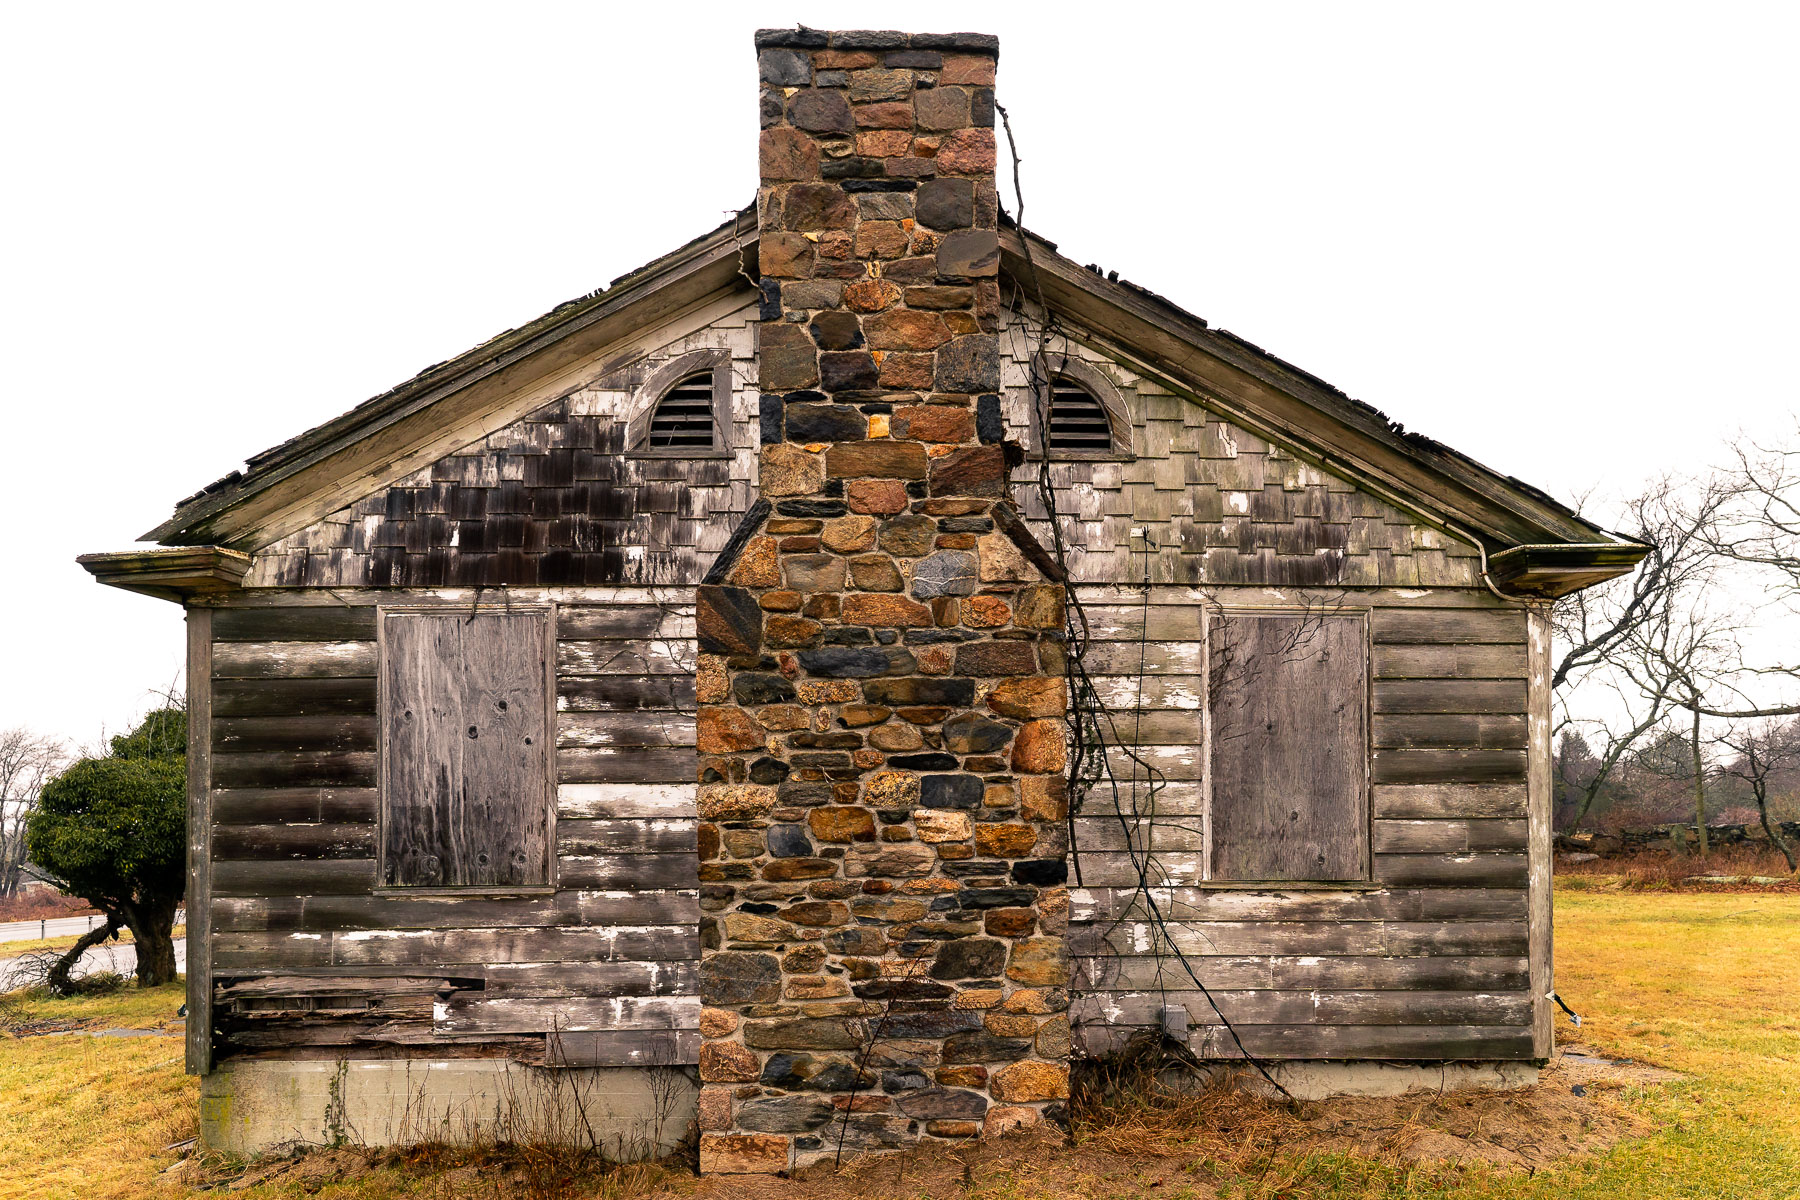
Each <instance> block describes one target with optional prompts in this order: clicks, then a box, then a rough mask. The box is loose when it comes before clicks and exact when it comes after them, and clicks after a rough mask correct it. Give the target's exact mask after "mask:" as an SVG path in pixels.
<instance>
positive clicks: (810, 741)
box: [788, 733, 863, 762]
mask: <svg viewBox="0 0 1800 1200" xmlns="http://www.w3.org/2000/svg"><path fill="white" fill-rule="evenodd" d="M862 744H863V740H862V734H860V733H790V734H788V745H790V746H792V747H794V748H795V749H796V750H860V749H862ZM795 761H796V762H797V761H799V760H798V759H796V760H795Z"/></svg>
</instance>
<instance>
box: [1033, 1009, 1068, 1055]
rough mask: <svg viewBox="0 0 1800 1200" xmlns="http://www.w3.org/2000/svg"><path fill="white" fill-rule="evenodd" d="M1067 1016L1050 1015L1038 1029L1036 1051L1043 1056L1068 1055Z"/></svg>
mask: <svg viewBox="0 0 1800 1200" xmlns="http://www.w3.org/2000/svg"><path fill="white" fill-rule="evenodd" d="M1069 1049H1070V1045H1069V1018H1067V1017H1052V1018H1051V1019H1050V1020H1048V1021H1045V1022H1044V1023H1043V1025H1042V1026H1040V1027H1039V1029H1038V1034H1037V1052H1038V1053H1039V1054H1041V1055H1043V1056H1044V1057H1045V1058H1051V1059H1057V1058H1067V1057H1069Z"/></svg>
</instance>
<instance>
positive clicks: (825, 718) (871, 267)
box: [697, 29, 1069, 1172]
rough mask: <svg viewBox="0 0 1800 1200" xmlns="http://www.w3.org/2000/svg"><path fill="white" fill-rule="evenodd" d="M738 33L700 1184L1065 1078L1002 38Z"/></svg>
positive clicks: (1056, 863) (710, 724)
mask: <svg viewBox="0 0 1800 1200" xmlns="http://www.w3.org/2000/svg"><path fill="white" fill-rule="evenodd" d="M756 45H757V50H758V67H759V70H760V74H761V79H762V89H761V103H762V126H763V128H762V135H761V137H762V140H761V174H762V184H761V189H760V191H759V193H758V211H759V213H760V225H761V229H760V247H761V250H760V253H761V271H760V274H761V281H760V283H761V290H762V311H761V321H760V325H759V342H758V353H757V362H758V368H759V374H760V380H759V382H760V388H761V393H762V399H761V405H762V407H761V434H762V443H763V444H762V448H761V461H760V470H761V480H760V489H761V499H760V500H759V501H758V502H757V504H756V505H755V507H754V508H753V509H752V510H751V512H750V513H749V514H747V515H746V518H745V521H744V523H743V524H742V525H741V526H740V527H739V529H738V531H737V533H736V534H735V535H734V537H733V538H732V541H731V544H730V545H729V546H728V547H727V548H726V550H725V551H724V552H723V553H722V554H721V555H720V557H719V559H718V561H717V563H716V564H715V566H714V568H713V571H712V573H711V574H709V575H708V577H707V579H706V582H705V583H704V584H702V586H701V587H700V589H699V595H698V599H697V611H698V626H699V638H700V649H701V652H702V656H701V661H700V668H699V685H698V695H699V701H700V706H701V707H700V712H699V725H698V741H699V753H700V775H699V779H700V791H699V812H700V818H701V822H702V824H701V826H700V859H701V863H700V879H701V897H702V904H703V906H704V908H705V910H706V913H707V917H706V920H705V922H704V924H703V927H702V962H701V969H700V974H701V991H702V999H703V1003H704V1005H705V1007H704V1008H703V1010H702V1013H701V1018H700V1023H701V1026H700V1027H701V1034H702V1037H703V1039H704V1040H703V1042H702V1044H701V1050H700V1078H701V1081H702V1085H703V1090H702V1092H701V1096H700V1127H701V1130H702V1132H701V1138H700V1165H701V1170H702V1171H707V1172H767V1171H779V1170H785V1169H787V1168H788V1167H790V1166H796V1165H802V1164H804V1163H806V1162H809V1161H813V1160H815V1159H818V1158H822V1157H826V1156H830V1155H833V1154H835V1153H837V1148H838V1144H839V1141H840V1139H841V1140H842V1142H843V1145H844V1148H845V1152H846V1153H854V1152H860V1151H864V1150H868V1149H875V1148H893V1147H899V1146H904V1145H908V1144H910V1143H913V1142H916V1141H919V1140H921V1139H930V1138H946V1139H950V1138H969V1137H975V1136H979V1135H982V1134H984V1133H993V1132H997V1131H1000V1130H1003V1129H1005V1128H1009V1127H1012V1126H1016V1125H1023V1124H1032V1123H1035V1122H1037V1121H1039V1120H1040V1119H1042V1115H1043V1110H1044V1109H1045V1108H1046V1107H1047V1106H1050V1105H1053V1104H1055V1103H1057V1102H1059V1101H1061V1100H1063V1099H1065V1098H1066V1097H1067V1094H1068V1066H1067V1060H1068V1051H1069V1025H1068V1017H1067V1010H1068V992H1067V982H1068V965H1067V957H1066V951H1065V946H1064V936H1063V935H1064V932H1065V930H1066V927H1067V922H1068V896H1067V890H1066V888H1065V886H1064V883H1065V876H1066V864H1065V858H1064V855H1065V850H1066V837H1065V832H1064V830H1065V825H1064V817H1065V811H1064V807H1065V791H1064V779H1063V774H1062V772H1063V770H1064V767H1065V750H1064V714H1065V711H1066V707H1067V695H1066V688H1065V685H1064V681H1063V658H1062V656H1063V647H1064V640H1063V639H1064V635H1063V628H1064V605H1063V587H1062V583H1061V578H1062V577H1061V573H1060V571H1059V570H1058V568H1057V564H1056V563H1055V561H1054V560H1053V559H1051V558H1050V557H1049V556H1048V555H1047V554H1045V553H1044V551H1043V550H1042V549H1041V548H1040V547H1039V546H1038V544H1037V543H1036V542H1035V541H1033V540H1032V538H1031V536H1030V534H1029V533H1027V532H1026V530H1025V528H1024V526H1023V525H1022V524H1021V522H1020V520H1019V518H1018V516H1017V514H1016V512H1015V511H1014V508H1013V505H1012V501H1011V499H1010V497H1009V495H1008V486H1007V476H1008V471H1009V464H1010V463H1011V462H1014V461H1016V455H1017V449H1016V447H1012V446H1009V445H1008V444H1006V443H1005V442H1004V440H1003V439H1004V432H1005V431H1004V429H1003V426H1002V423H1001V420H1000V404H999V396H998V392H999V386H1000V378H999V372H1000V355H999V344H998V338H997V336H996V334H997V330H998V328H999V316H1000V295H999V287H998V271H999V260H1000V252H999V241H998V235H997V232H996V226H997V216H998V205H997V199H996V195H995V190H994V131H993V112H994V104H993V83H994V66H995V60H996V58H997V55H998V46H997V43H996V41H995V39H993V38H992V37H988V36H984V35H978V34H947V35H925V34H913V35H908V34H904V33H883V32H849V33H829V34H828V33H824V32H819V31H814V30H806V29H801V30H793V31H789V30H774V31H763V32H761V33H759V34H758V35H757V39H756Z"/></svg>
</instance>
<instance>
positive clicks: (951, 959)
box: [931, 937, 1006, 979]
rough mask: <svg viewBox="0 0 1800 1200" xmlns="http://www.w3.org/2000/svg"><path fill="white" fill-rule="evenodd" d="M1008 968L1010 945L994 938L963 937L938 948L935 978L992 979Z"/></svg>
mask: <svg viewBox="0 0 1800 1200" xmlns="http://www.w3.org/2000/svg"><path fill="white" fill-rule="evenodd" d="M1005 968H1006V943H1005V942H1002V941H997V940H995V939H994V938H974V937H966V938H960V939H958V940H956V941H954V942H945V943H944V944H943V945H942V946H939V947H938V952H937V958H936V959H935V960H934V961H933V962H932V964H931V977H932V978H933V979H992V978H993V977H994V976H996V975H998V974H1000V972H1001V971H1003V970H1004V969H1005Z"/></svg>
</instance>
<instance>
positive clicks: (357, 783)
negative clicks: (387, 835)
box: [212, 750, 375, 788]
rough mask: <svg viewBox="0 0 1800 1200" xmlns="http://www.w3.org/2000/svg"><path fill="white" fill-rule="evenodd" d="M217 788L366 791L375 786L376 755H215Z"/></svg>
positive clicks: (214, 781) (322, 751) (324, 751)
mask: <svg viewBox="0 0 1800 1200" xmlns="http://www.w3.org/2000/svg"><path fill="white" fill-rule="evenodd" d="M212 785H213V786H214V787H216V788H297V787H322V788H340V787H341V788H367V787H374V786H375V755H374V754H372V753H365V752H351V751H338V750H320V751H298V752H293V751H290V752H284V753H270V754H216V755H214V756H213V761H212Z"/></svg>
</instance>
